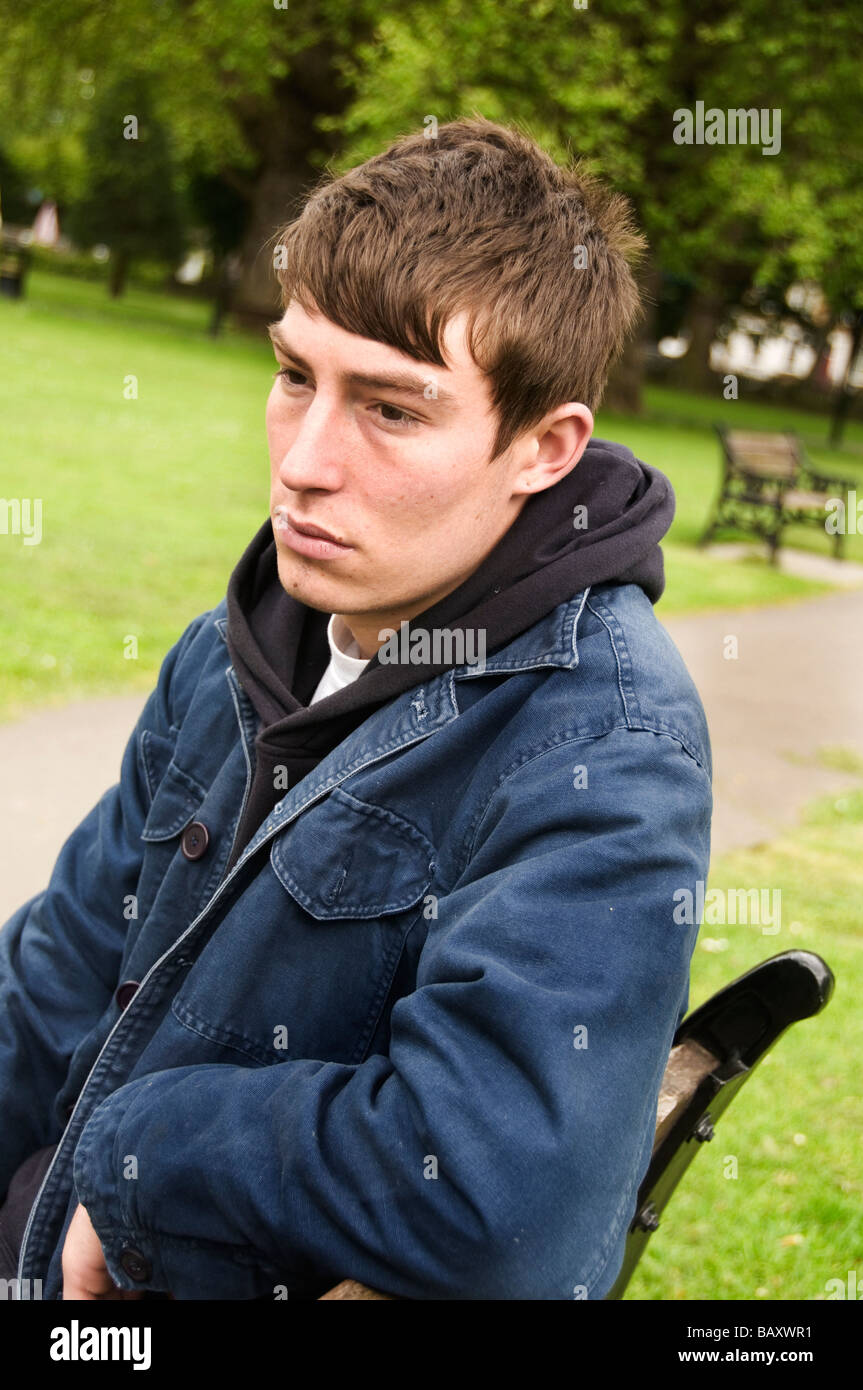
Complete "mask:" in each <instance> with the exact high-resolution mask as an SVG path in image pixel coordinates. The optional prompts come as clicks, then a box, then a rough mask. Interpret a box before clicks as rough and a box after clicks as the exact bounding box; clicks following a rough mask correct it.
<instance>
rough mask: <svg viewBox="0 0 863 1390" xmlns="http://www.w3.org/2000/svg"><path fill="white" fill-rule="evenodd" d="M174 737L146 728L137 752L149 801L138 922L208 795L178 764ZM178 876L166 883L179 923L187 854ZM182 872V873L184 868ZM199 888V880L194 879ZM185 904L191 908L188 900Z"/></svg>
mask: <svg viewBox="0 0 863 1390" xmlns="http://www.w3.org/2000/svg"><path fill="white" fill-rule="evenodd" d="M173 749H174V744H173V740H171V739H168V738H165V737H163V736H162V735H157V734H153V733H152V732H151V731H147V732H146V733H145V735H144V741H143V742H142V745H141V756H142V760H143V762H144V766H145V768H146V770H147V779H148V785H149V786H150V790H151V795H152V800H151V802H150V808H149V811H148V812H147V816H146V819H145V821H144V824H143V826H142V829H141V839H142V841H143V842H144V857H143V860H142V864H141V873H140V877H139V879H138V889H137V895H136V896H137V899H138V902H137V914H138V921H139V923H140V922H142V921H143V920H144V918H145V917H146V916H147V915H148V913H149V912H150V909H151V908H152V906H153V902H154V900H155V898H156V895H157V893H158V892H159V891H160V889H161V888H162V886H163V884H164V883H165V879H166V875H167V874H168V871H169V869H170V868H171V865H172V862H173V860H174V858H175V856H176V855H177V852H178V851H179V850H180V848H181V844H182V838H183V832H184V830H186V828H187V827H188V826H189V825H190V824H191V823H192V821H193V820H194V819H195V816H196V813H197V811H198V810H199V808H200V806H201V804H202V802H203V801H204V799H205V797H206V795H207V793H206V789H205V788H204V787H202V786H201V784H200V783H199V782H198V781H197V779H196V778H194V777H192V776H191V775H190V773H188V772H185V771H184V770H183V768H181V767H179V766H178V764H177V763H176V761H175V760H174V757H173ZM177 868H178V872H179V873H180V875H181V877H180V879H178V880H176V881H175V879H174V875H173V874H172V875H171V879H170V882H169V883H167V884H165V887H166V890H167V891H169V892H170V894H171V895H172V902H173V904H174V915H175V917H176V918H177V920H178V921H179V919H180V915H181V913H182V911H183V910H184V909H186V907H187V903H186V896H187V895H188V893H189V892H191V891H192V882H191V880H190V877H189V875H188V869H189V863H188V861H187V859H186V858H185V857H183V858H182V859H181V861H180V864H179V865H178V866H177ZM184 871H185V872H184ZM195 886H196V888H197V886H198V883H197V880H195ZM188 906H191V904H189V905H188Z"/></svg>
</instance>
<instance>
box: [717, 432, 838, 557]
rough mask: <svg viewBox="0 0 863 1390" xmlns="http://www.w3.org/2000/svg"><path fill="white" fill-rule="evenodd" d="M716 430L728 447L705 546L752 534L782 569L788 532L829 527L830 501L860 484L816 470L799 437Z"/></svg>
mask: <svg viewBox="0 0 863 1390" xmlns="http://www.w3.org/2000/svg"><path fill="white" fill-rule="evenodd" d="M714 429H715V430H716V432H717V434H718V435H719V439H720V442H721V444H722V454H723V473H722V483H721V487H720V493H719V499H718V501H717V503H716V507H715V509H714V514H713V517H712V519H711V521H710V522H709V524H708V525H707V527H706V529H705V531H704V533H703V535H702V536H701V539H700V540H699V542H698V544H699V546H704V545H707V543H708V541H709V540H711V538H712V537H713V536H714V535H715V534H716V532H717V531H719V530H728V529H729V528H730V529H733V530H735V531H744V532H752V533H754V534H755V535H758V536H760V537H762V539H763V540H765V541H766V542H767V544H768V546H769V550H770V563H771V564H776V557H777V552H778V550H779V546H780V543H781V539H782V532H783V530H784V528H785V527H786V526H789V525H792V524H797V523H800V522H803V523H808V524H815V525H818V526H821V527H824V526H825V524H826V521H827V518H828V511H827V502H828V500H829V499H830V498H831V497H834V498H835V497H837V496H842V495H843V494H845V495H847V493H848V491H849V490H850V489H852V488H854V487H856V483H855V481H854V479H849V478H839V477H830V476H828V475H827V474H824V473H819V472H818V471H817V470H816V469H815V468H813V467H812V465H811V464H810V463H809V461H808V459H807V457H806V451H805V449H804V447H803V443H802V440H801V439H800V438H799V436H798V435H796V434H795V433H794V432H793V431H790V430H789V431H786V432H782V433H771V432H770V431H765V430H738V429H727V428H726V427H725V426H724V425H714ZM844 500H845V497H843V502H844ZM844 532H845V528H844V526H842V527H839V528H837V531H836V534H835V536H834V539H833V549H834V553H835V555H836V558H837V559H842V552H843V542H844V539H845V535H844Z"/></svg>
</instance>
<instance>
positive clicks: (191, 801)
mask: <svg viewBox="0 0 863 1390" xmlns="http://www.w3.org/2000/svg"><path fill="white" fill-rule="evenodd" d="M205 796H206V792H205V790H204V788H203V787H201V786H200V785H199V784H198V783H197V782H196V781H195V779H194V778H193V777H190V776H189V774H188V773H187V772H184V771H183V769H182V768H181V767H178V766H177V764H176V763H175V762H174V761H173V759H172V760H171V762H170V763H169V764H168V767H167V770H166V772H165V775H164V777H163V778H162V780H161V781H160V783H159V785H158V787H157V788H156V794H155V796H154V797H153V803H152V805H151V806H150V810H149V811H148V813H147V819H146V820H145V821H144V825H143V828H142V830H141V839H142V840H170V839H171V837H172V836H173V835H178V834H179V833H180V831H181V830H185V828H186V826H187V825H188V824H189V821H190V820H192V818H193V816H194V814H195V812H196V811H197V809H198V807H199V806H200V805H201V802H202V801H203V800H204V797H205Z"/></svg>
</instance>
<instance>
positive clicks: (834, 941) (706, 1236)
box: [624, 757, 863, 1321]
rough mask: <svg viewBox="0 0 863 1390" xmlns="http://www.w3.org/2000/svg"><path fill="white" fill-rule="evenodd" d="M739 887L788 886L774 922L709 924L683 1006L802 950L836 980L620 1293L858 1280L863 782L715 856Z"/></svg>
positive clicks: (818, 1295) (688, 1183)
mask: <svg viewBox="0 0 863 1390" xmlns="http://www.w3.org/2000/svg"><path fill="white" fill-rule="evenodd" d="M824 761H825V762H827V761H829V758H828V757H825V759H824ZM744 886H745V887H747V888H750V887H753V886H758V887H762V886H764V887H768V886H769V888H770V889H771V890H772V889H775V888H778V889H780V890H781V914H780V930H779V931H778V932H777V933H776V934H770V933H769V932H767V933H765V932H764V930H763V928H761V927H758V926H752V925H745V926H743V925H729V926H712V925H709V924H706V923H705V924H703V925H702V927H701V930H700V932H699V937H698V944H697V945H696V949H695V954H694V956H693V961H692V985H691V990H690V1008H695V1007H696V1006H697V1005H698V1004H700V1003H702V1002H703V1001H704V1000H705V999H706V998H708V997H709V996H710V995H711V994H713V993H714V991H715V990H717V989H719V988H721V986H722V985H724V984H726V983H728V982H729V981H730V980H733V979H735V978H736V977H737V976H738V975H741V974H743V972H744V971H746V970H749V969H751V968H752V966H753V965H756V964H757V963H758V962H759V961H761V960H765V959H767V958H768V957H769V956H773V955H777V954H778V953H779V952H780V951H787V950H794V949H802V950H808V951H815V952H817V954H818V955H820V956H822V957H823V958H824V960H826V962H827V964H828V965H829V966H830V968H831V970H832V971H833V973H834V975H835V976H836V988H835V991H834V994H833V998H832V999H831V1000H830V1002H829V1003H828V1005H827V1007H826V1008H825V1009H824V1011H823V1012H822V1013H821V1014H819V1015H818V1016H817V1017H816V1018H814V1019H806V1020H804V1021H803V1022H800V1023H796V1024H794V1026H793V1027H792V1028H791V1029H790V1030H789V1031H788V1032H787V1033H786V1034H785V1035H784V1036H783V1037H781V1038H780V1039H779V1041H778V1042H777V1043H776V1044H775V1046H774V1048H773V1050H772V1051H771V1052H769V1053H768V1054H767V1056H766V1058H765V1059H764V1060H763V1062H762V1063H761V1065H760V1067H759V1069H758V1070H757V1071H756V1072H755V1073H754V1074H753V1076H752V1077H751V1078H750V1079H749V1080H748V1081H747V1082H746V1084H745V1085H744V1087H743V1090H742V1091H741V1092H740V1094H739V1095H738V1096H737V1097H736V1098H735V1099H734V1101H733V1102H732V1104H731V1107H730V1109H729V1110H728V1112H727V1114H726V1115H725V1116H724V1117H723V1118H722V1119H721V1120H720V1121H719V1123H718V1125H717V1129H716V1135H715V1138H714V1139H713V1141H712V1143H710V1144H705V1145H703V1147H702V1148H701V1150H700V1151H699V1153H698V1154H697V1155H696V1157H695V1159H694V1161H693V1164H692V1166H691V1167H690V1168H689V1170H688V1171H687V1173H686V1174H685V1175H684V1177H683V1179H682V1181H681V1184H680V1187H679V1188H678V1189H677V1192H676V1193H675V1194H674V1195H673V1196H672V1198H671V1201H670V1203H669V1205H668V1208H667V1210H666V1212H665V1215H664V1217H663V1219H662V1223H661V1225H660V1228H659V1230H658V1231H657V1233H656V1234H655V1235H654V1236H653V1237H652V1238H651V1240H650V1242H649V1244H648V1247H647V1250H646V1252H645V1254H644V1256H643V1257H642V1260H641V1263H640V1264H639V1266H638V1268H637V1269H636V1271H635V1273H634V1275H633V1277H632V1280H631V1281H630V1284H629V1287H628V1289H627V1291H626V1294H625V1295H624V1297H625V1298H627V1299H663V1300H676V1299H685V1300H687V1301H689V1300H692V1299H709V1300H723V1299H751V1300H760V1299H764V1300H771V1299H779V1300H786V1299H804V1300H809V1299H825V1298H827V1297H828V1293H830V1292H832V1291H833V1290H829V1289H828V1288H827V1284H828V1281H829V1280H831V1279H839V1280H841V1281H842V1283H843V1284H846V1280H847V1276H848V1273H849V1271H851V1270H854V1271H856V1276H857V1281H858V1283H859V1284H860V1287H861V1288H863V1162H861V1153H860V1136H861V1134H863V1096H861V1091H860V1085H859V1080H858V1067H859V1065H860V1059H861V1057H863V1013H861V1010H860V1005H859V1000H860V991H861V988H863V970H861V947H863V911H861V908H860V906H859V904H860V902H861V900H863V785H861V787H860V788H859V789H858V790H856V791H854V790H852V791H850V792H847V793H845V794H843V795H841V796H839V797H825V798H822V799H819V800H818V801H817V802H814V803H812V804H811V805H810V807H809V808H808V809H807V811H806V813H805V815H804V817H803V819H802V821H801V824H800V825H799V826H798V827H796V828H794V829H792V830H791V831H789V832H788V833H786V834H784V835H783V836H782V837H781V838H779V839H776V840H773V841H771V842H770V843H769V844H765V845H761V846H758V847H756V848H753V849H749V850H744V851H740V850H738V851H735V852H734V853H729V854H725V855H723V856H721V857H720V858H717V859H716V860H715V861H714V863H713V864H712V865H711V871H710V875H709V881H708V887H709V888H720V889H724V890H725V891H726V892H727V891H728V890H729V889H731V888H739V887H744ZM770 901H772V894H771V899H770ZM729 1157H734V1158H736V1160H737V1176H736V1177H732V1176H726V1174H730V1173H731V1172H733V1165H731V1164H729V1163H728V1161H727V1160H728V1159H729ZM834 1288H835V1286H834ZM802 1321H805V1319H802Z"/></svg>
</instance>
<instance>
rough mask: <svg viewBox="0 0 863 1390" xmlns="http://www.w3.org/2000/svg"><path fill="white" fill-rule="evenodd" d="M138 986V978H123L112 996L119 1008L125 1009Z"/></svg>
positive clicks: (139, 984) (139, 982) (139, 983)
mask: <svg viewBox="0 0 863 1390" xmlns="http://www.w3.org/2000/svg"><path fill="white" fill-rule="evenodd" d="M140 986H141V981H140V980H124V981H123V983H122V984H121V985H118V987H117V990H116V993H115V995H114V998H115V999H116V1001H117V1003H118V1005H119V1006H120V1008H121V1009H125V1008H127V1007H128V1005H129V1004H131V1002H132V1000H133V999H134V997H135V995H136V994H137V993H138V990H139V988H140Z"/></svg>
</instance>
